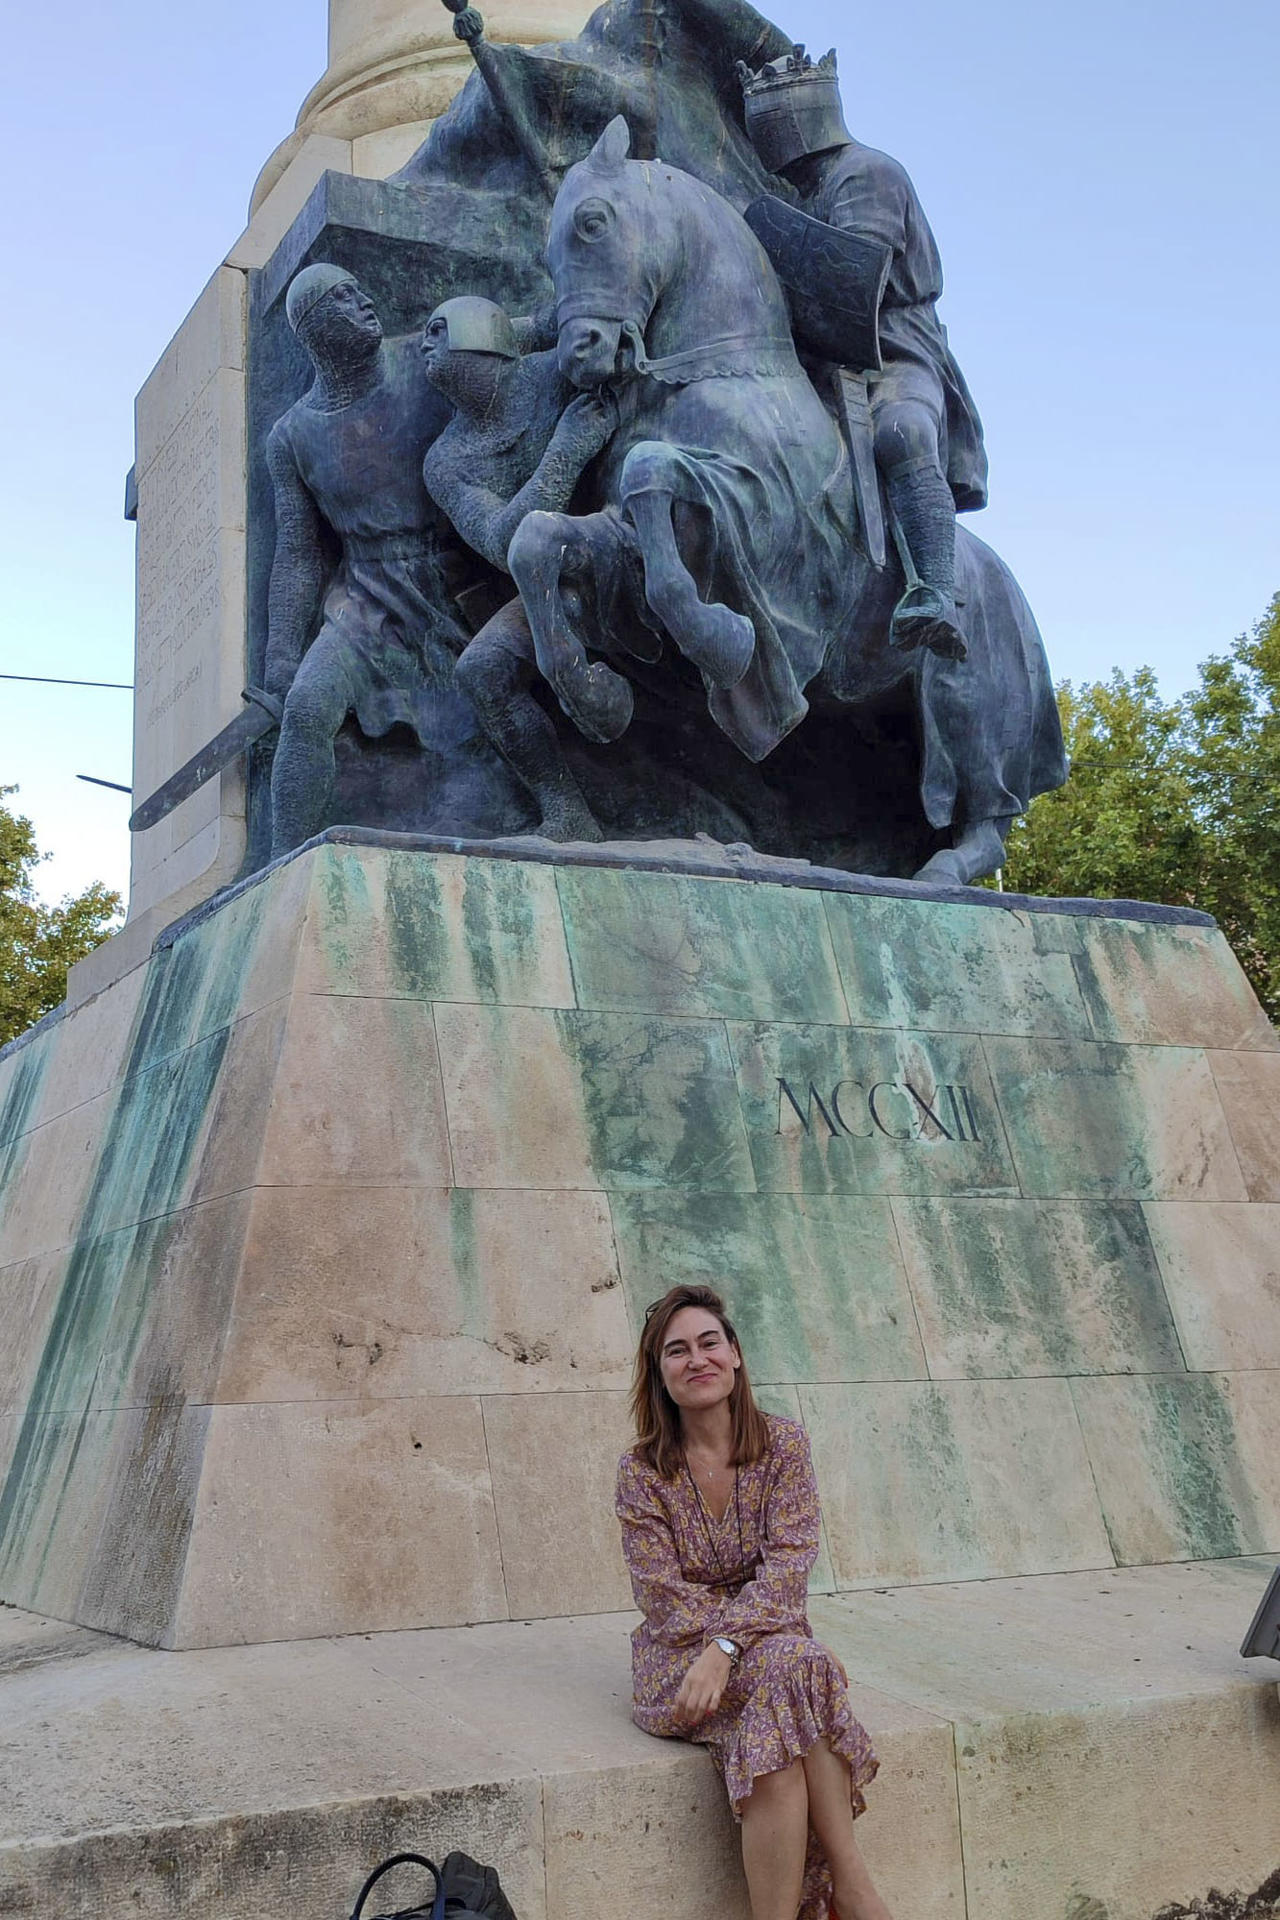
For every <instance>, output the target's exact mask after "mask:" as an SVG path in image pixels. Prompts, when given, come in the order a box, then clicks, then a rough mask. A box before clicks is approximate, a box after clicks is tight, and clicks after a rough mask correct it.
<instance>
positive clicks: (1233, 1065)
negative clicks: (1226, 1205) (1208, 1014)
mask: <svg viewBox="0 0 1280 1920" xmlns="http://www.w3.org/2000/svg"><path fill="white" fill-rule="evenodd" d="M1209 1065H1210V1067H1211V1068H1212V1069H1213V1078H1214V1082H1215V1084H1216V1086H1217V1089H1218V1098H1219V1099H1220V1100H1221V1102H1222V1105H1223V1109H1224V1111H1225V1113H1226V1116H1227V1125H1228V1126H1229V1127H1230V1129H1231V1139H1232V1143H1233V1145H1234V1147H1235V1150H1236V1158H1237V1160H1238V1161H1239V1162H1240V1170H1241V1172H1242V1173H1243V1175H1244V1180H1245V1185H1246V1187H1247V1188H1248V1190H1249V1198H1250V1199H1251V1200H1280V1058H1278V1057H1277V1056H1276V1055H1275V1054H1274V1053H1211V1054H1210V1055H1209ZM1224 1197H1225V1196H1224Z"/></svg>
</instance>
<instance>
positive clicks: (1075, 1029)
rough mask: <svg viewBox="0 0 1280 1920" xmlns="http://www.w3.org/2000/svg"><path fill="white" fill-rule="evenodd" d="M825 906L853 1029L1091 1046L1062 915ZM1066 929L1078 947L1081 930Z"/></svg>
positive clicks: (861, 903) (898, 905)
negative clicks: (1029, 1037) (1035, 1038)
mask: <svg viewBox="0 0 1280 1920" xmlns="http://www.w3.org/2000/svg"><path fill="white" fill-rule="evenodd" d="M823 904H824V906H825V908H826V913H827V919H828V921H829V923H830V926H831V937H832V940H833V942H834V944H835V952H836V959H837V960H838V962H839V966H840V976H841V979H842V980H843V981H844V989H845V996H846V998H847V1000H848V1002H849V1014H850V1019H851V1020H852V1022H853V1024H854V1025H855V1026H859V1027H908V1028H914V1029H917V1030H919V1031H920V1032H923V1033H1021V1034H1047V1035H1053V1036H1055V1037H1058V1038H1062V1039H1070V1038H1073V1037H1079V1038H1081V1039H1088V1038H1089V1037H1090V1033H1091V1028H1090V1025H1089V1018H1088V1015H1087V1013H1086V1011H1085V1008H1084V1004H1083V1002H1082V1000H1081V997H1080V989H1079V986H1078V985H1077V983H1076V978H1075V973H1074V971H1073V968H1072V954H1071V951H1070V949H1068V950H1061V949H1060V948H1059V947H1058V945H1057V940H1059V939H1061V935H1060V934H1058V933H1057V931H1056V930H1057V928H1058V925H1059V920H1060V919H1063V920H1065V916H1053V917H1052V919H1051V917H1050V916H1049V915H1047V914H1020V913H1009V912H999V911H993V910H992V909H991V908H990V907H966V906H953V905H952V904H951V903H950V902H948V903H947V904H945V905H943V904H940V903H939V902H936V901H932V900H891V899H876V898H875V897H874V896H871V895H853V894H834V893H833V894H824V895H823ZM1066 924H1067V927H1068V930H1069V934H1070V937H1071V939H1072V940H1073V941H1074V939H1075V938H1077V937H1078V936H1077V933H1076V929H1077V927H1078V924H1079V923H1078V922H1075V921H1067V923H1066Z"/></svg>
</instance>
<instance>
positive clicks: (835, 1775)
mask: <svg viewBox="0 0 1280 1920" xmlns="http://www.w3.org/2000/svg"><path fill="white" fill-rule="evenodd" d="M800 1765H801V1766H802V1767H803V1768H804V1777H805V1783H806V1785H807V1787H808V1800H809V1819H810V1821H811V1822H812V1824H813V1830H814V1832H815V1833H816V1834H817V1836H818V1841H819V1844H820V1845H821V1847H822V1851H823V1852H824V1853H825V1854H826V1856H827V1865H828V1866H829V1867H830V1868H831V1896H832V1899H833V1901H834V1903H835V1907H836V1910H837V1912H838V1913H839V1915H840V1920H890V1914H889V1909H888V1907H886V1905H885V1903H884V1901H883V1900H882V1899H881V1898H880V1895H879V1894H878V1893H877V1892H876V1890H875V1887H874V1885H873V1884H872V1880H871V1875H870V1874H869V1873H868V1872H867V1865H866V1861H865V1860H864V1859H863V1857H862V1853H861V1851H860V1849H859V1847H858V1843H857V1841H856V1840H855V1839H854V1836H853V1800H852V1795H851V1792H850V1784H849V1766H848V1762H847V1761H845V1760H843V1759H842V1758H841V1756H840V1755H839V1754H838V1753H836V1752H835V1751H834V1749H833V1748H832V1747H830V1746H828V1744H827V1742H826V1741H825V1740H819V1742H818V1744H817V1746H816V1747H811V1748H810V1750H809V1752H808V1753H806V1755H805V1757H804V1759H803V1760H802V1761H801V1762H800ZM773 1777H774V1778H776V1777H777V1776H776V1775H775V1776H773ZM744 1839H745V1835H744Z"/></svg>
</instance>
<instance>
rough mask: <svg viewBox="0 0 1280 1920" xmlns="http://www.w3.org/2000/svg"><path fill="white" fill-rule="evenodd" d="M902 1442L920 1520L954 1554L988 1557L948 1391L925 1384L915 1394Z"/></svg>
mask: <svg viewBox="0 0 1280 1920" xmlns="http://www.w3.org/2000/svg"><path fill="white" fill-rule="evenodd" d="M899 1444H900V1447H901V1451H902V1459H903V1462H904V1464H905V1465H906V1467H907V1470H908V1473H909V1476H910V1480H911V1484H912V1491H913V1494H914V1499H913V1502H912V1504H913V1507H914V1515H913V1518H914V1520H915V1521H916V1523H917V1525H918V1526H919V1527H920V1528H921V1530H922V1531H924V1532H933V1533H934V1534H935V1535H936V1536H937V1537H938V1538H939V1539H940V1540H944V1541H945V1542H946V1544H947V1549H948V1552H949V1553H950V1554H951V1555H954V1556H957V1557H964V1556H968V1557H969V1559H970V1560H971V1561H972V1562H973V1563H974V1564H975V1565H976V1564H978V1563H979V1562H980V1561H982V1560H983V1559H984V1558H985V1556H984V1553H983V1549H982V1546H981V1543H980V1541H979V1539H978V1535H977V1532H976V1530H975V1527H974V1524H973V1521H974V1515H973V1495H972V1492H971V1490H970V1486H969V1474H968V1464H967V1461H966V1458H965V1449H964V1447H963V1446H962V1444H961V1442H960V1440H959V1438H958V1436H957V1434H956V1430H955V1424H954V1422H953V1420H952V1417H951V1407H950V1403H949V1401H948V1399H947V1396H946V1394H945V1393H942V1392H940V1391H939V1390H938V1388H937V1387H924V1388H922V1389H921V1390H920V1391H919V1392H918V1393H914V1394H912V1396H911V1399H910V1402H909V1405H908V1409H907V1416H906V1419H905V1420H904V1421H903V1424H902V1428H901V1433H900V1439H899ZM900 1518H901V1516H900Z"/></svg>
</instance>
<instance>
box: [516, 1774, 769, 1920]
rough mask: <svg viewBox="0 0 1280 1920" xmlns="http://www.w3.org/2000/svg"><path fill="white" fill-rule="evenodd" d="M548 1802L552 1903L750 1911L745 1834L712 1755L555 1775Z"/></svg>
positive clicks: (710, 1913)
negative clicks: (743, 1845)
mask: <svg viewBox="0 0 1280 1920" xmlns="http://www.w3.org/2000/svg"><path fill="white" fill-rule="evenodd" d="M543 1807H544V1818H545V1822H546V1848H547V1911H548V1912H549V1913H552V1914H558V1915H562V1916H563V1920H597V1916H600V1915H603V1914H606V1913H609V1912H612V1911H617V1912H631V1913H664V1912H665V1913H679V1914H681V1915H682V1916H687V1917H688V1920H748V1916H749V1914H750V1906H749V1903H748V1900H747V1887H746V1881H745V1879H744V1877H743V1873H742V1848H741V1843H740V1841H739V1838H738V1833H737V1830H736V1828H735V1825H734V1821H733V1816H732V1814H731V1813H730V1811H729V1803H728V1800H727V1799H726V1797H725V1791H724V1785H723V1782H722V1781H721V1779H720V1777H719V1775H718V1774H717V1773H716V1771H715V1768H714V1766H713V1765H712V1764H711V1762H710V1761H709V1759H708V1758H707V1757H706V1756H705V1755H703V1754H698V1753H695V1752H693V1751H690V1750H686V1752H685V1753H684V1754H683V1755H682V1756H681V1760H680V1763H679V1764H678V1766H676V1767H672V1766H670V1765H668V1764H663V1763H660V1762H658V1761H656V1760H655V1761H653V1762H651V1763H650V1764H649V1765H648V1766H647V1767H642V1766H630V1767H614V1768H611V1769H609V1770H608V1771H606V1770H604V1769H594V1770H592V1771H590V1772H587V1771H580V1772H576V1773H565V1774H559V1775H555V1776H553V1777H552V1778H551V1779H550V1780H548V1781H547V1782H546V1785H545V1787H544V1789H543Z"/></svg>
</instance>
